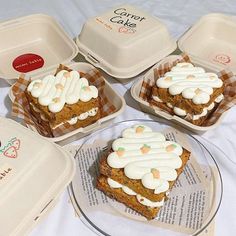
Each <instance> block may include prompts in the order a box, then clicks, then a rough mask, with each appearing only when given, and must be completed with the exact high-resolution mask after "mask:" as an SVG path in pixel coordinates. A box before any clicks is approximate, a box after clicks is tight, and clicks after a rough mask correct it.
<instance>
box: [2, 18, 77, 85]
mask: <svg viewBox="0 0 236 236" xmlns="http://www.w3.org/2000/svg"><path fill="white" fill-rule="evenodd" d="M0 37H1V42H0V48H1V49H0V77H1V78H4V79H7V81H8V82H9V83H11V84H12V83H14V82H15V79H16V78H18V76H19V74H20V73H27V74H29V75H32V76H33V75H36V74H38V73H41V72H43V71H47V70H50V69H51V68H53V67H54V66H55V65H58V64H59V63H65V62H69V61H71V60H72V59H73V58H74V57H75V56H76V55H77V54H78V47H77V46H76V44H75V42H74V41H73V40H72V39H71V38H70V37H69V36H68V34H67V33H66V32H65V31H64V30H63V28H62V27H61V26H60V25H59V24H58V23H57V21H56V20H55V19H54V18H53V17H51V16H48V15H44V14H34V15H28V16H24V17H20V18H16V19H12V20H9V21H5V22H2V23H0ZM16 39H17V40H16Z"/></svg>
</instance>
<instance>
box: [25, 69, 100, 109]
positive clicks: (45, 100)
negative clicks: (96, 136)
mask: <svg viewBox="0 0 236 236" xmlns="http://www.w3.org/2000/svg"><path fill="white" fill-rule="evenodd" d="M27 90H28V91H29V92H30V93H31V95H32V96H33V97H35V98H38V102H39V104H40V105H42V106H48V109H49V111H51V112H53V113H56V112H59V111H61V110H62V109H63V107H64V105H65V104H75V103H77V102H78V101H79V100H81V101H82V102H88V101H90V100H91V99H92V98H97V97H98V89H97V88H96V87H95V86H93V85H92V86H89V82H88V80H87V79H86V78H80V74H79V72H78V71H71V72H68V71H66V70H62V71H60V72H59V73H58V74H57V75H56V76H54V75H48V76H46V77H44V78H43V79H42V80H39V79H38V80H33V81H32V82H31V83H30V84H29V86H28V88H27Z"/></svg>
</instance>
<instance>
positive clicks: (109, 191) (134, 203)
mask: <svg viewBox="0 0 236 236" xmlns="http://www.w3.org/2000/svg"><path fill="white" fill-rule="evenodd" d="M97 188H98V189H100V190H101V191H103V192H104V193H105V194H106V195H107V196H109V197H111V198H114V199H116V200H117V201H119V202H121V203H123V204H125V205H126V206H128V207H130V208H131V209H133V210H135V211H137V212H138V213H140V214H141V215H143V216H145V217H146V218H147V219H148V220H152V219H154V218H155V217H156V216H157V213H158V211H159V209H160V207H148V206H145V205H143V204H141V203H140V202H139V201H138V200H137V198H136V196H132V195H128V194H127V193H125V192H124V191H123V190H122V189H121V188H111V187H110V186H109V184H108V182H107V178H106V177H105V176H103V175H100V176H99V177H98V180H97Z"/></svg>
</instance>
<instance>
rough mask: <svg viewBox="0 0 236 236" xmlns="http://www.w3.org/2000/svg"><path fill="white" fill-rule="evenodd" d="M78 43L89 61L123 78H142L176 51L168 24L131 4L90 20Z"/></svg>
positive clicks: (78, 38) (77, 40)
mask: <svg viewBox="0 0 236 236" xmlns="http://www.w3.org/2000/svg"><path fill="white" fill-rule="evenodd" d="M76 42H77V45H78V47H79V52H80V53H81V54H82V55H84V56H85V58H86V60H88V61H89V62H90V63H92V64H93V65H94V66H96V67H100V68H101V69H103V70H104V71H105V72H107V73H108V74H110V75H112V76H114V77H116V78H121V79H122V78H130V77H134V76H136V75H138V74H139V73H141V72H142V71H144V70H145V69H147V68H148V67H150V66H152V65H153V64H155V63H156V62H158V61H159V60H160V59H162V58H163V57H165V56H166V55H168V54H170V53H171V52H173V51H174V50H175V49H176V42H175V41H174V40H173V39H172V38H171V36H170V34H169V32H168V30H167V28H166V26H165V25H164V24H162V23H161V22H160V21H159V20H158V19H157V18H155V17H153V16H150V15H148V14H147V13H145V12H143V11H140V10H138V9H136V8H134V7H133V6H130V5H123V6H120V7H116V8H114V9H112V10H110V11H108V12H106V13H104V14H102V15H99V16H97V17H94V18H91V19H89V20H88V21H87V22H86V23H85V24H84V26H83V29H82V31H81V33H80V35H79V36H78V37H77V39H76Z"/></svg>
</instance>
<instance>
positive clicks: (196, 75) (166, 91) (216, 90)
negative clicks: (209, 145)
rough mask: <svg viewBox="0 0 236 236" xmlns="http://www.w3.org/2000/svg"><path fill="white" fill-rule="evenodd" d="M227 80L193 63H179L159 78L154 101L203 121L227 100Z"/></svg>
mask: <svg viewBox="0 0 236 236" xmlns="http://www.w3.org/2000/svg"><path fill="white" fill-rule="evenodd" d="M223 91H224V84H223V81H222V80H221V79H220V78H219V77H218V76H217V75H216V74H214V73H207V72H205V70H204V69H203V68H201V67H195V66H194V65H192V64H191V63H186V62H185V63H178V64H177V65H176V66H174V67H172V68H171V71H169V72H167V73H165V74H164V76H163V77H160V78H158V79H157V81H156V85H155V86H154V87H153V88H152V95H151V98H150V103H151V104H153V105H155V106H157V107H160V108H161V109H163V110H165V111H167V112H168V113H170V114H172V115H177V116H180V117H182V118H185V117H186V118H188V120H189V121H190V122H191V123H193V124H195V125H201V124H202V123H203V122H204V121H205V120H206V119H207V118H208V117H209V115H210V114H211V112H213V111H214V110H215V109H216V107H217V106H218V104H219V103H220V102H221V101H222V100H223V98H224V96H223Z"/></svg>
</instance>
